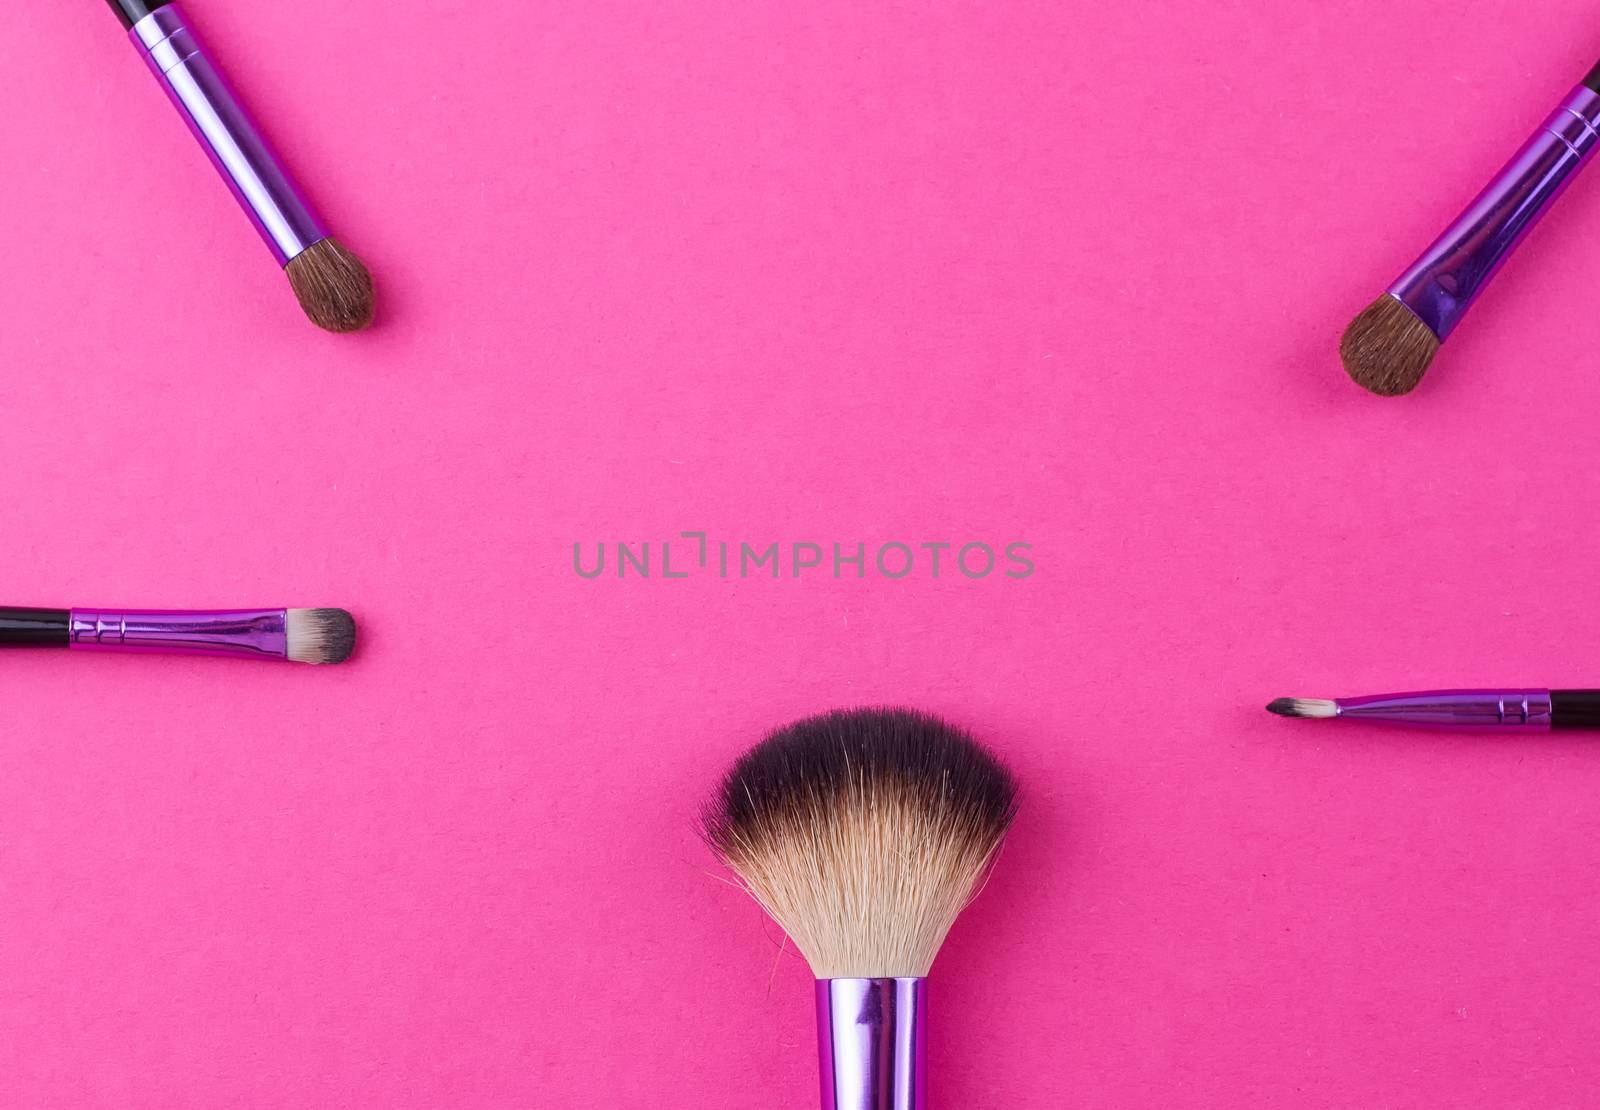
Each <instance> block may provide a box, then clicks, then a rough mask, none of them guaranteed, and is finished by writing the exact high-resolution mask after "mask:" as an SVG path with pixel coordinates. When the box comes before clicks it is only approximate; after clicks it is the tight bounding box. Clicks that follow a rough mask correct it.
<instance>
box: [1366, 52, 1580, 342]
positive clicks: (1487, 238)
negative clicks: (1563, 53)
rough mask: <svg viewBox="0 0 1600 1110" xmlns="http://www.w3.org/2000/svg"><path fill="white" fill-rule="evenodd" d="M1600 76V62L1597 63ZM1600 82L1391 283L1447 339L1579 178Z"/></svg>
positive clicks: (1553, 119) (1554, 116)
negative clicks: (1542, 217) (1571, 183)
mask: <svg viewBox="0 0 1600 1110" xmlns="http://www.w3.org/2000/svg"><path fill="white" fill-rule="evenodd" d="M1596 72H1597V73H1600V67H1597V71H1596ZM1590 82H1594V83H1596V84H1600V80H1596V77H1595V75H1591V76H1590V78H1588V79H1587V80H1586V81H1585V83H1584V84H1582V85H1579V86H1578V87H1577V88H1576V89H1574V90H1572V94H1571V95H1570V96H1568V97H1567V99H1566V100H1565V101H1563V102H1562V103H1561V106H1560V107H1558V108H1557V109H1556V110H1555V111H1554V112H1552V113H1551V114H1550V117H1549V118H1548V119H1546V120H1545V121H1544V124H1543V126H1541V127H1540V128H1539V130H1538V131H1537V132H1535V133H1534V135H1533V137H1532V138H1531V139H1529V140H1528V141H1527V142H1526V143H1525V144H1524V145H1523V147H1522V149H1521V150H1519V151H1518V152H1517V153H1516V156H1515V157H1513V158H1512V159H1511V161H1510V162H1508V163H1507V164H1506V166H1505V168H1504V169H1502V170H1501V171H1500V173H1499V175H1498V176H1497V177H1496V178H1495V179H1494V180H1493V181H1492V182H1490V184H1489V187H1488V188H1486V189H1485V190H1484V191H1483V192H1482V193H1480V194H1479V195H1478V198H1477V199H1476V200H1474V201H1473V202H1472V204H1471V205H1469V206H1468V207H1467V210H1466V211H1465V212H1463V213H1462V214H1461V215H1460V216H1459V217H1457V219H1456V221H1455V223H1453V224H1451V225H1450V227H1449V228H1447V229H1446V230H1445V232H1444V234H1443V235H1441V236H1439V238H1438V239H1437V240H1436V241H1435V242H1434V244H1433V245H1432V246H1431V247H1429V248H1428V250H1427V251H1426V252H1424V253H1423V255H1422V257H1421V258H1419V259H1417V261H1416V262H1415V263H1414V264H1413V265H1412V267H1411V268H1410V269H1409V270H1407V271H1406V272H1405V274H1404V275H1402V276H1401V278H1400V279H1399V280H1398V281H1396V282H1395V283H1394V284H1393V285H1391V286H1390V287H1389V294H1390V296H1392V297H1394V298H1395V299H1396V300H1398V301H1400V303H1402V304H1404V305H1405V306H1406V307H1407V308H1409V309H1410V310H1411V311H1412V312H1413V313H1415V314H1416V317H1417V319H1419V320H1421V321H1422V322H1423V323H1424V324H1426V325H1427V326H1428V327H1429V329H1430V330H1432V332H1433V333H1434V334H1435V335H1436V336H1438V337H1439V338H1440V339H1441V340H1442V339H1444V338H1445V337H1446V336H1447V335H1449V334H1450V332H1451V331H1452V330H1453V329H1454V328H1455V326H1456V324H1457V323H1459V322H1460V320H1461V317H1462V316H1463V315H1465V314H1466V311H1467V309H1469V308H1471V307H1472V304H1473V302H1474V301H1475V300H1476V299H1477V297H1478V294H1479V293H1481V292H1482V291H1483V287H1484V286H1485V285H1486V284H1487V283H1488V281H1489V279H1490V278H1491V277H1493V276H1494V275H1495V272H1496V271H1498V270H1499V269H1500V266H1501V264H1502V263H1504V262H1505V260H1506V259H1507V258H1508V257H1509V256H1510V254H1511V252H1512V251H1513V250H1514V249H1515V248H1516V246H1517V244H1518V243H1520V242H1522V239H1523V237H1524V236H1526V235H1527V234H1528V232H1529V231H1530V230H1531V229H1532V228H1533V225H1534V224H1535V223H1536V222H1537V221H1538V219H1539V217H1540V216H1541V215H1542V214H1543V213H1544V212H1545V210H1546V209H1548V208H1549V206H1550V203H1551V202H1552V201H1553V200H1555V198H1556V197H1557V196H1559V195H1560V194H1561V191H1562V190H1563V189H1565V188H1566V186H1567V185H1568V184H1569V183H1570V182H1571V181H1572V178H1573V175H1574V174H1575V173H1576V172H1577V170H1578V169H1579V168H1580V167H1581V166H1583V165H1584V164H1585V163H1586V162H1587V161H1588V159H1589V156H1590V155H1591V154H1593V153H1594V149H1595V145H1596V141H1597V140H1600V92H1596V91H1595V90H1594V89H1593V88H1590V87H1589V83H1590Z"/></svg>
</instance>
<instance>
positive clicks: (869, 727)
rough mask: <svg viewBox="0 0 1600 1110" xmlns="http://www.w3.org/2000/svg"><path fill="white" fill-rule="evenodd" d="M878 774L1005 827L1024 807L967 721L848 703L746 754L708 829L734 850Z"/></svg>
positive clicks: (717, 842) (985, 824)
mask: <svg viewBox="0 0 1600 1110" xmlns="http://www.w3.org/2000/svg"><path fill="white" fill-rule="evenodd" d="M873 779H884V780H891V779H892V780H896V781H898V782H901V783H906V784H911V785H915V786H923V787H926V788H927V795H928V797H929V798H930V799H935V798H936V799H937V800H938V803H939V804H940V805H942V806H949V807H950V808H951V809H953V810H960V811H961V812H962V813H963V814H964V815H965V816H967V817H969V818H970V819H971V820H972V822H973V825H974V826H975V827H977V828H981V829H984V830H985V831H991V832H992V833H994V834H995V835H998V834H999V833H1001V832H1003V831H1004V830H1005V828H1006V826H1007V825H1009V824H1010V822H1011V818H1012V816H1013V815H1014V814H1015V812H1016V799H1017V783H1016V780H1015V779H1014V778H1013V777H1012V775H1011V773H1010V772H1009V771H1008V770H1006V768H1005V767H1004V766H1002V765H1001V763H1000V762H999V761H998V760H997V759H996V758H995V757H994V756H993V755H991V754H990V753H989V752H988V751H987V750H985V749H984V748H983V747H982V746H981V745H979V744H978V742H977V741H975V740H974V739H973V738H972V737H971V736H969V735H967V734H966V733H965V732H963V731H962V730H961V729H958V728H956V727H955V726H954V725H951V724H948V723H947V722H945V721H943V720H941V719H939V718H938V717H935V716H932V715H931V714H928V713H923V712H920V711H918V710H914V709H897V708H882V709H845V710H834V711H832V712H829V713H823V714H821V715H819V716H815V717H807V718H805V719H804V720H800V721H796V722H795V723H793V724H791V725H787V726H785V727H784V728H781V729H778V730H777V731H776V732H773V733H772V734H770V735H769V736H767V738H766V739H765V740H763V741H761V743H759V744H757V745H756V746H755V747H754V748H752V749H750V751H748V752H746V753H745V754H744V755H743V756H741V757H740V758H739V760H738V761H737V762H736V763H735V764H734V765H733V767H732V768H731V769H730V770H729V771H728V773H727V775H726V776H725V777H724V778H723V780H722V785H721V787H720V789H719V790H718V791H717V794H716V797H715V798H713V799H712V801H711V803H710V804H709V805H708V806H707V807H706V809H705V812H704V814H703V815H702V827H703V830H704V833H705V837H706V839H707V841H709V842H710V844H711V845H712V847H713V848H716V849H717V850H719V851H724V850H726V849H727V848H728V846H729V845H731V844H733V843H734V842H736V841H737V840H739V839H740V838H741V837H742V836H747V835H749V834H750V833H751V831H752V830H757V829H759V828H760V827H762V826H763V825H766V824H767V823H768V822H769V821H770V819H771V818H772V817H773V816H774V815H775V814H778V813H781V812H782V811H785V810H788V809H790V808H792V807H795V806H814V805H818V804H823V805H826V804H827V803H828V801H829V800H830V799H831V798H832V797H834V796H836V795H839V794H841V793H842V792H843V791H844V790H846V788H849V787H851V786H859V785H860V784H861V783H863V782H867V781H871V780H873Z"/></svg>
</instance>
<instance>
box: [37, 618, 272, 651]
mask: <svg viewBox="0 0 1600 1110" xmlns="http://www.w3.org/2000/svg"><path fill="white" fill-rule="evenodd" d="M69 637H70V638H69V645H70V646H71V647H73V648H77V649H81V650H89V651H162V652H176V653H181V654H188V655H247V656H251V657H253V658H256V659H287V658H288V656H289V631H288V614H287V612H286V611H285V610H283V609H218V610H208V611H179V610H159V609H147V610H135V609H74V610H72V619H71V623H70V629H69Z"/></svg>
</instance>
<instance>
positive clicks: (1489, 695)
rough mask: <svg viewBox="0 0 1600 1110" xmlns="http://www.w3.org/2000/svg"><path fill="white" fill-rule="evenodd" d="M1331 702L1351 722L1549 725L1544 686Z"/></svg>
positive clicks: (1438, 725)
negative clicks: (1537, 688) (1541, 688)
mask: <svg viewBox="0 0 1600 1110" xmlns="http://www.w3.org/2000/svg"><path fill="white" fill-rule="evenodd" d="M1334 705H1335V706H1337V707H1338V708H1337V715H1338V716H1339V717H1341V718H1345V719H1348V720H1353V721H1377V722H1383V723H1387V724H1399V725H1422V726H1425V727H1431V728H1471V729H1536V730H1543V729H1548V728H1549V727H1550V691H1549V690H1426V691H1422V692H1419V693H1414V694H1377V695H1374V696H1371V697H1364V698H1340V699H1338V700H1337V701H1335V702H1334Z"/></svg>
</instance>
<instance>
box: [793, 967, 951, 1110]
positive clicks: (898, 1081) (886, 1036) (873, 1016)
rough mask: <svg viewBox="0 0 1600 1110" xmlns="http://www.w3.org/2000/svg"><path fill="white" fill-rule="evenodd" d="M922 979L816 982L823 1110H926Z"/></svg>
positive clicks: (925, 994)
mask: <svg viewBox="0 0 1600 1110" xmlns="http://www.w3.org/2000/svg"><path fill="white" fill-rule="evenodd" d="M927 1009H928V981H927V980H926V979H819V980H817V1051H818V1055H819V1057H820V1062H821V1065H822V1110H925V1107H926V1106H927V1098H928V1083H927V1065H928V1025H927V1020H926V1017H927Z"/></svg>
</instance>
